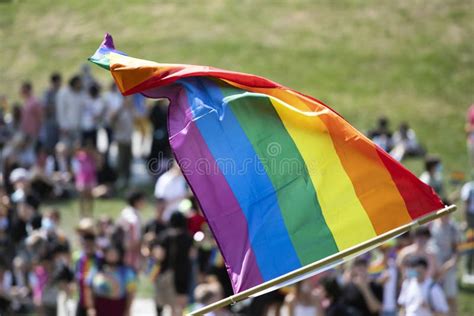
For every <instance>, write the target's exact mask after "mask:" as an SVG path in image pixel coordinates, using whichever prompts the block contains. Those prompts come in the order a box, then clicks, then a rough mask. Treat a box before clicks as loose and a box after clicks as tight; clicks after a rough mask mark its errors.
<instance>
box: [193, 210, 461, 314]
mask: <svg viewBox="0 0 474 316" xmlns="http://www.w3.org/2000/svg"><path fill="white" fill-rule="evenodd" d="M455 210H456V205H450V206H446V207H445V208H443V209H440V210H438V211H435V212H433V213H430V214H428V215H425V216H423V217H420V218H418V219H417V220H415V221H413V222H411V223H408V224H405V225H403V226H400V227H397V228H395V229H393V230H391V231H388V232H386V233H384V234H382V235H379V236H377V237H375V238H372V239H369V240H367V241H365V242H363V243H360V244H358V245H355V246H353V247H350V248H347V249H345V250H343V251H341V252H338V253H336V254H333V255H331V256H329V257H326V258H323V259H321V260H318V261H316V262H313V263H311V264H309V265H306V266H304V267H301V268H299V269H297V270H294V271H291V272H289V273H287V274H284V275H282V276H280V277H278V278H275V279H273V280H270V281H267V282H265V283H262V284H259V285H257V286H254V287H252V288H250V289H247V290H245V291H242V292H240V293H237V294H234V295H231V296H229V297H226V298H224V299H222V300H220V301H217V302H215V303H212V304H209V305H207V306H204V307H203V308H200V309H198V310H196V311H194V312H191V313H190V314H188V315H205V314H206V313H209V312H212V311H214V310H216V309H219V308H222V307H225V306H227V305H230V304H235V303H236V302H239V301H242V300H244V299H246V298H248V297H250V296H252V295H255V294H257V293H260V292H262V291H265V290H267V289H269V288H271V287H273V286H276V285H279V284H281V283H284V282H286V281H289V280H292V279H294V278H296V277H298V276H301V275H303V274H305V273H309V272H312V271H314V270H317V269H320V268H322V267H325V266H327V265H330V264H333V263H335V262H336V261H339V260H341V259H344V258H345V257H349V256H351V255H354V254H357V253H359V252H361V251H363V250H365V249H368V248H370V247H374V246H376V245H377V244H380V243H383V242H385V241H387V240H389V239H392V238H394V237H396V236H398V235H400V234H403V233H405V232H407V231H409V230H410V229H412V228H414V227H417V226H419V225H423V224H426V223H428V222H430V221H432V220H434V219H436V218H439V217H442V216H444V215H447V214H450V213H452V212H454V211H455Z"/></svg>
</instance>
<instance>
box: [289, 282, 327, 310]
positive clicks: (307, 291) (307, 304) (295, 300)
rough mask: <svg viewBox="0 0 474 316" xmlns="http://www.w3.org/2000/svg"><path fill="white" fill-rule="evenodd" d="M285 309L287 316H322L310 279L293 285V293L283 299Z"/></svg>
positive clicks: (318, 298) (321, 308)
mask: <svg viewBox="0 0 474 316" xmlns="http://www.w3.org/2000/svg"><path fill="white" fill-rule="evenodd" d="M285 307H286V309H287V310H288V315H289V316H319V315H324V310H323V307H322V305H321V299H320V297H319V296H318V295H317V294H316V291H315V289H314V288H313V287H312V284H311V279H306V280H303V281H300V282H298V283H296V284H295V287H294V291H292V292H290V293H289V294H288V295H287V296H286V297H285Z"/></svg>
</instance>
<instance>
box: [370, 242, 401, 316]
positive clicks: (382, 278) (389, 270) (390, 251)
mask: <svg viewBox="0 0 474 316" xmlns="http://www.w3.org/2000/svg"><path fill="white" fill-rule="evenodd" d="M402 243H403V241H402ZM379 249H380V251H381V252H382V254H383V265H382V268H383V271H382V273H381V274H380V275H379V276H378V277H377V278H376V280H377V282H378V283H379V284H381V285H382V286H383V301H382V313H381V315H382V316H395V315H397V290H398V285H399V284H398V281H399V271H398V267H397V263H396V251H397V246H396V243H395V242H393V243H391V242H387V243H384V244H382V245H381V246H380V247H379Z"/></svg>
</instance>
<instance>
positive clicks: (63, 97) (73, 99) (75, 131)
mask: <svg viewBox="0 0 474 316" xmlns="http://www.w3.org/2000/svg"><path fill="white" fill-rule="evenodd" d="M85 98H86V96H85V94H84V92H83V89H82V82H81V79H80V77H78V76H74V77H72V78H71V80H69V85H68V86H67V87H63V88H61V89H60V90H59V92H58V94H57V96H56V118H57V121H58V125H59V130H60V140H61V141H62V142H63V143H65V144H66V146H67V147H68V148H73V146H75V145H77V142H78V141H79V136H80V135H79V131H80V127H81V126H80V124H81V120H80V119H79V118H80V117H81V113H82V111H83V109H84V102H85Z"/></svg>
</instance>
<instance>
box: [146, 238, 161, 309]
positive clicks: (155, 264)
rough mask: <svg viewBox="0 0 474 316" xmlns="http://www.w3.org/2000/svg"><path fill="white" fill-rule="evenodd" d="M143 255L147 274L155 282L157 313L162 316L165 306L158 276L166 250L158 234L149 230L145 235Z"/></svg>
mask: <svg viewBox="0 0 474 316" xmlns="http://www.w3.org/2000/svg"><path fill="white" fill-rule="evenodd" d="M142 255H143V258H144V259H145V271H144V272H145V274H146V276H147V277H148V279H149V280H150V282H151V283H152V284H153V287H154V290H155V295H154V300H155V308H156V315H157V316H162V315H163V310H164V306H163V305H162V301H163V300H162V298H161V296H160V292H159V287H160V285H161V284H158V276H159V274H160V272H161V262H162V261H163V258H164V250H163V248H162V247H161V245H160V244H159V243H158V239H157V236H155V234H154V233H153V232H148V233H146V234H145V235H144V237H143V246H142Z"/></svg>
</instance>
